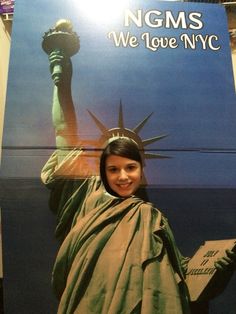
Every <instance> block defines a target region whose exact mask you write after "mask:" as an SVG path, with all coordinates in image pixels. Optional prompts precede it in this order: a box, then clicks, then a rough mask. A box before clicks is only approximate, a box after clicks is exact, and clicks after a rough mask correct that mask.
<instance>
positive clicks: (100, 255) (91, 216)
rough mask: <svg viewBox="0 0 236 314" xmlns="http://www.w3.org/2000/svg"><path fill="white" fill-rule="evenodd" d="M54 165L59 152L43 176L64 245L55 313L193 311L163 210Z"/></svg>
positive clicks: (182, 266)
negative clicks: (59, 171)
mask: <svg viewBox="0 0 236 314" xmlns="http://www.w3.org/2000/svg"><path fill="white" fill-rule="evenodd" d="M56 167H57V156H56V154H54V155H53V156H52V157H51V159H50V160H49V162H48V163H47V164H46V165H45V167H44V169H43V172H42V178H43V181H44V183H45V184H46V185H47V186H48V187H49V188H50V189H51V200H50V203H51V208H52V210H53V211H55V213H56V214H57V228H56V236H57V237H58V238H60V239H61V241H62V244H61V247H60V249H59V252H58V255H57V257H56V261H55V265H54V268H53V276H52V284H53V287H54V289H55V292H56V294H57V297H58V298H59V300H60V303H59V308H58V313H59V314H62V313H63V314H64V313H66V314H71V313H78V314H128V313H142V314H154V313H157V314H181V313H184V314H186V313H189V302H188V291H187V288H186V285H185V282H184V272H185V270H186V264H187V259H185V258H183V257H182V256H181V254H180V253H179V251H178V249H177V247H176V244H175V241H174V237H173V235H172V232H171V230H170V227H169V225H168V222H167V220H166V218H165V217H164V216H163V215H162V214H161V212H160V211H159V210H157V209H156V208H155V207H154V206H153V205H152V204H151V203H147V202H144V201H143V200H141V199H139V198H137V197H129V198H126V199H123V198H119V197H113V196H111V195H109V194H107V193H106V192H105V191H104V188H103V186H102V184H101V181H100V179H99V178H98V177H95V176H94V177H91V178H87V179H78V180H77V179H72V178H70V179H68V178H64V177H62V176H58V175H55V173H56V171H55V169H56Z"/></svg>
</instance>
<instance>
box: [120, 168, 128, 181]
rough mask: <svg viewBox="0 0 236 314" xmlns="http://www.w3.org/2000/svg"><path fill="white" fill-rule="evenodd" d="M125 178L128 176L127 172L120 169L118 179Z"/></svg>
mask: <svg viewBox="0 0 236 314" xmlns="http://www.w3.org/2000/svg"><path fill="white" fill-rule="evenodd" d="M127 178H128V175H127V172H126V171H125V170H124V169H122V170H121V171H120V176H119V179H120V180H125V179H127Z"/></svg>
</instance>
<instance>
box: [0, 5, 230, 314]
mask: <svg viewBox="0 0 236 314" xmlns="http://www.w3.org/2000/svg"><path fill="white" fill-rule="evenodd" d="M57 49H59V50H60V51H63V53H65V54H67V55H68V56H70V57H71V61H72V67H73V76H72V82H71V89H72V98H73V103H74V107H75V111H76V116H77V125H78V128H77V134H76V136H77V137H78V141H77V142H76V145H75V147H74V148H75V149H80V148H81V147H83V149H84V152H85V154H84V155H85V159H86V163H87V165H88V168H89V169H90V170H91V173H92V174H97V162H98V154H99V152H100V151H101V149H102V148H103V146H104V143H105V142H106V141H107V140H108V139H109V138H110V137H116V136H120V135H121V136H130V137H132V138H133V139H135V140H136V141H137V142H138V144H139V147H140V149H141V150H142V152H143V156H144V160H145V179H146V182H147V194H148V197H149V199H150V201H152V202H154V203H155V205H156V206H157V207H158V208H160V209H161V210H163V211H164V212H165V213H166V214H167V217H168V218H169V220H170V221H171V224H172V225H173V228H174V231H175V235H176V238H177V242H178V244H179V246H180V248H181V249H182V250H183V251H184V255H186V256H191V255H193V253H194V252H195V251H196V250H197V248H198V247H199V246H200V245H201V244H202V243H203V242H204V241H205V240H216V239H229V238H235V230H234V226H235V222H236V214H235V206H236V200H235V188H236V183H235V182H236V181H235V178H236V167H235V163H236V155H235V134H236V123H235V121H236V107H235V106H236V97H235V88H234V79H233V70H232V60H231V50H230V42H229V34H228V25H227V16H226V12H225V9H224V7H223V6H222V5H218V4H206V3H191V2H178V1H176V2H172V1H156V0H149V1H142V0H130V1H128V0H122V1H119V2H115V1H114V2H113V1H99V2H96V1H92V0H89V1H82V0H81V1H76V0H71V1H63V2H62V1H61V2H59V1H56V0H52V1H49V2H48V1H45V0H43V1H36V2H35V1H34V2H29V1H26V0H22V1H19V2H16V4H15V11H14V23H13V31H12V44H11V57H10V67H9V76H8V90H7V101H6V108H5V119H4V133H3V144H2V161H1V182H2V195H3V197H2V205H1V206H2V211H3V232H5V237H4V241H5V242H4V243H3V244H4V245H3V254H4V269H5V274H4V278H5V286H4V289H5V290H4V291H6V292H5V302H4V303H5V306H6V310H8V308H9V309H11V311H12V312H15V308H17V312H18V313H21V312H19V309H21V307H22V309H23V301H22V300H24V307H26V308H27V310H28V312H29V313H30V312H32V310H31V309H32V308H33V306H34V309H35V304H38V305H39V306H41V307H42V308H45V309H47V310H45V311H46V312H48V308H50V309H51V312H53V311H55V308H56V301H55V300H54V296H53V293H52V292H51V290H50V289H51V287H50V271H51V267H52V264H53V260H54V258H55V255H56V251H57V248H58V244H57V241H56V240H55V239H54V236H53V231H54V229H53V228H54V217H53V215H52V214H51V213H50V212H49V210H48V199H49V195H48V191H47V190H46V188H45V187H44V186H43V185H42V184H41V181H40V172H41V169H42V168H43V166H44V165H45V163H46V161H47V160H48V158H49V157H50V155H51V154H52V153H53V152H54V151H55V149H56V140H55V131H54V128H53V123H52V102H53V89H54V87H55V84H54V83H55V80H56V79H57V78H55V77H56V75H57V74H58V73H59V74H58V75H59V76H60V71H61V69H60V66H55V67H54V69H53V70H54V74H55V76H54V77H53V78H52V77H51V73H50V69H49V61H48V57H49V54H50V53H51V52H52V51H56V50H57ZM53 79H54V81H53ZM73 135H75V134H73ZM80 171H82V173H80ZM86 171H87V170H86ZM76 176H84V168H83V169H79V171H78V172H77V173H76ZM38 221H39V222H40V223H38ZM14 228H17V232H16V233H15V232H14V231H13V230H14ZM180 229H181V230H180ZM13 243H18V245H19V247H18V249H17V250H16V249H15V247H14V245H13ZM29 246H31V248H32V249H30V250H29V249H28V248H29ZM29 251H30V252H29ZM27 254H28V255H29V256H30V258H28V259H27V261H25V259H26V256H27ZM36 257H37V258H36ZM10 259H11V261H10ZM13 261H18V263H15V264H14V265H13ZM16 265H17V267H19V265H21V266H20V267H21V268H22V269H21V271H19V268H18V270H17V267H16ZM39 265H44V266H43V267H42V269H41V270H39ZM26 266H27V267H26ZM27 273H30V276H29V275H28V276H27ZM14 277H15V278H16V280H17V283H18V286H17V288H16V286H14V287H13V282H14V280H13V278H14ZM26 277H27V279H26ZM233 283H235V278H233V279H232V280H231V282H230V285H229V287H228V288H227V289H226V291H225V292H224V293H223V294H222V295H221V296H219V297H218V298H216V299H215V300H214V301H212V303H211V308H212V312H214V313H215V314H220V313H222V309H226V308H227V313H233V312H232V311H233V309H235V307H236V303H235V300H234V298H233V297H232V295H234V294H235V292H236V291H235V287H234V286H235V284H234V285H233ZM19 287H20V288H19ZM33 287H34V288H35V287H37V288H38V292H37V293H35V292H33V290H32V289H33ZM16 289H17V290H16ZM17 291H18V292H17ZM19 291H20V292H19ZM45 291H47V296H45ZM13 297H14V300H16V302H14V303H13V302H11V301H10V299H12V298H13ZM26 299H27V300H28V301H27V302H26V301H25V300H26ZM42 300H43V301H42ZM25 302H26V303H25ZM14 307H15V308H14ZM22 311H23V310H22ZM46 312H45V313H46ZM22 313H23V312H22ZM39 313H40V312H39Z"/></svg>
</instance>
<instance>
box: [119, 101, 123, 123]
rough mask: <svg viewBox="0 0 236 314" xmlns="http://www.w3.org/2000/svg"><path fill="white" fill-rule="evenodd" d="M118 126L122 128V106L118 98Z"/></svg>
mask: <svg viewBox="0 0 236 314" xmlns="http://www.w3.org/2000/svg"><path fill="white" fill-rule="evenodd" d="M118 126H119V128H121V129H124V116H123V108H122V101H121V100H120V107H119V120H118Z"/></svg>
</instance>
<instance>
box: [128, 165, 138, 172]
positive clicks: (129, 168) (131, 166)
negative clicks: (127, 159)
mask: <svg viewBox="0 0 236 314" xmlns="http://www.w3.org/2000/svg"><path fill="white" fill-rule="evenodd" d="M136 169H137V166H136V165H129V166H128V167H127V170H128V171H133V170H136Z"/></svg>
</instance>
